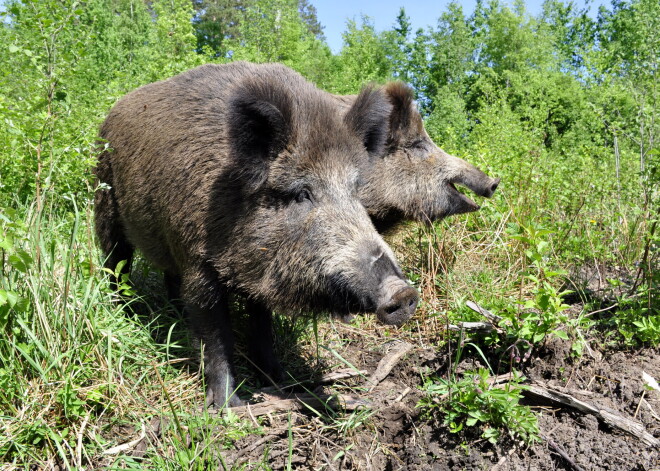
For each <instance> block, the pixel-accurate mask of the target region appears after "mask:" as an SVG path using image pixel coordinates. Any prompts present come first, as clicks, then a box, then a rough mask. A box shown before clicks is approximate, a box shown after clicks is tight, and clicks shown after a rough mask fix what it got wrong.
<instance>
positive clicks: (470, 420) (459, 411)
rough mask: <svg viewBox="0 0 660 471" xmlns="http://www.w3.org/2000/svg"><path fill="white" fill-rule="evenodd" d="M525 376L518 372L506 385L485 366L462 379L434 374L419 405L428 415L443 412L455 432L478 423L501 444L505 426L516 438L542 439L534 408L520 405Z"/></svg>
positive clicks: (445, 421) (485, 434)
mask: <svg viewBox="0 0 660 471" xmlns="http://www.w3.org/2000/svg"><path fill="white" fill-rule="evenodd" d="M523 379H524V378H523V377H521V376H519V375H517V374H514V375H513V377H512V378H511V380H510V381H509V382H507V383H506V384H505V385H504V386H503V387H500V386H495V385H494V384H493V381H492V380H491V377H490V374H489V372H488V370H486V369H485V368H479V369H478V370H477V371H468V372H466V373H465V375H464V376H463V378H461V379H455V378H453V379H451V380H447V379H443V378H437V377H430V378H427V380H426V381H425V383H424V386H423V388H422V389H423V391H424V393H425V396H424V397H423V398H422V399H421V400H420V402H419V403H418V405H417V406H418V407H419V408H420V409H422V412H423V414H424V415H425V416H426V417H436V418H437V416H438V415H440V414H441V415H442V416H443V417H444V418H443V422H444V423H445V425H447V426H449V430H450V431H451V432H452V433H458V432H460V431H461V430H463V428H464V427H466V426H467V427H474V426H478V427H480V428H481V436H482V437H483V438H485V439H487V440H488V441H489V442H491V443H497V441H498V440H500V439H501V435H502V432H501V430H502V429H505V430H506V431H507V433H508V434H509V436H510V437H511V438H512V439H521V440H523V441H524V442H525V443H528V444H531V443H534V442H538V441H540V437H539V427H538V421H537V419H536V416H535V415H534V414H533V412H532V411H531V410H530V408H529V407H527V406H522V405H520V404H519V402H520V399H521V397H522V394H521V391H522V390H524V389H525V386H524V385H523V384H521V382H522V380H523Z"/></svg>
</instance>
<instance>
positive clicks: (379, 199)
mask: <svg viewBox="0 0 660 471" xmlns="http://www.w3.org/2000/svg"><path fill="white" fill-rule="evenodd" d="M383 92H384V93H385V94H386V95H387V97H388V98H389V100H390V103H391V105H392V112H391V114H390V119H389V132H388V134H387V142H386V145H385V153H384V154H383V155H382V156H381V158H376V159H372V160H370V161H369V162H368V164H367V165H365V167H364V169H363V171H362V172H361V173H362V178H361V182H362V183H361V185H360V188H359V197H360V201H361V202H362V204H363V205H364V206H365V208H366V209H367V211H368V212H369V215H370V216H371V218H372V221H373V223H374V225H375V226H376V228H377V229H378V230H379V231H380V232H385V231H387V230H389V229H390V228H392V227H393V226H396V225H397V224H398V223H400V222H401V221H403V220H406V219H407V220H416V221H421V222H425V223H429V222H432V221H435V220H438V219H442V218H444V217H447V216H451V215H453V214H461V213H467V212H471V211H476V210H478V209H479V206H478V205H477V204H476V203H475V202H473V201H472V200H470V199H469V198H468V197H467V196H465V195H464V194H462V193H461V192H459V191H458V190H457V189H456V187H455V185H456V184H459V185H464V186H466V187H467V188H469V189H470V190H472V191H473V192H475V193H476V194H477V195H479V196H485V197H487V198H489V197H491V196H492V195H493V193H494V192H495V190H496V189H497V186H498V185H499V183H500V179H499V178H491V177H489V176H488V175H486V174H485V173H483V172H482V171H481V170H479V169H478V168H476V167H475V166H473V165H471V164H469V163H468V162H466V161H464V160H462V159H460V158H458V157H454V156H452V155H449V154H447V153H446V152H445V151H443V150H442V149H440V148H439V147H438V146H436V145H435V144H434V143H433V141H432V140H431V138H430V137H429V135H428V134H427V133H426V130H425V129H424V123H423V121H422V117H421V115H420V113H419V111H418V110H417V108H416V106H415V100H414V94H413V90H412V89H411V88H410V87H408V86H407V85H405V84H403V83H401V82H390V83H388V84H386V85H385V86H384V87H383ZM333 97H334V99H335V100H336V101H337V102H338V104H339V106H340V108H343V109H344V110H348V109H349V108H350V106H351V105H352V104H353V103H354V100H355V99H356V97H357V96H356V95H344V96H342V95H333Z"/></svg>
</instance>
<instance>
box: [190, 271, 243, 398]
mask: <svg viewBox="0 0 660 471" xmlns="http://www.w3.org/2000/svg"><path fill="white" fill-rule="evenodd" d="M181 297H182V298H183V300H184V303H185V310H186V312H187V313H188V315H189V316H190V323H191V326H192V329H193V333H194V334H195V336H196V337H197V338H198V339H199V340H200V341H201V342H202V345H203V346H204V373H205V376H206V403H207V405H211V404H215V406H216V407H225V406H227V407H235V406H239V405H241V404H242V402H241V400H240V399H239V397H238V395H237V394H236V384H235V380H234V372H233V364H232V356H233V350H234V336H233V333H232V330H231V322H230V319H229V305H228V302H227V293H226V290H224V289H222V288H221V287H220V286H219V284H218V282H217V281H216V280H215V279H214V277H213V276H209V273H208V272H207V273H203V274H194V275H192V276H191V275H190V274H188V275H184V278H183V284H182V286H181Z"/></svg>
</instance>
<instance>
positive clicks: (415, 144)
mask: <svg viewBox="0 0 660 471" xmlns="http://www.w3.org/2000/svg"><path fill="white" fill-rule="evenodd" d="M410 147H412V148H413V149H419V150H423V149H424V147H425V146H424V141H423V140H422V139H418V140H416V141H415V142H413V143H412V144H411V146H410Z"/></svg>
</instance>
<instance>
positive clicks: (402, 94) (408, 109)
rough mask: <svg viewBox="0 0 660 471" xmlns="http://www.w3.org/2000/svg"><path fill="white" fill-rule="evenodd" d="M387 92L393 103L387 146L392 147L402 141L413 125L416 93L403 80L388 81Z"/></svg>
mask: <svg viewBox="0 0 660 471" xmlns="http://www.w3.org/2000/svg"><path fill="white" fill-rule="evenodd" d="M385 93H386V94H387V97H388V99H389V100H390V103H391V104H392V113H391V114H390V128H389V134H388V136H387V146H388V147H392V146H396V145H398V144H399V143H401V142H402V141H403V139H404V137H405V135H406V131H407V130H410V129H411V127H412V126H413V123H412V119H413V112H415V111H416V108H415V94H414V92H413V89H412V88H410V87H409V86H408V85H406V84H405V83H403V82H390V83H388V84H387V85H385Z"/></svg>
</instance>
